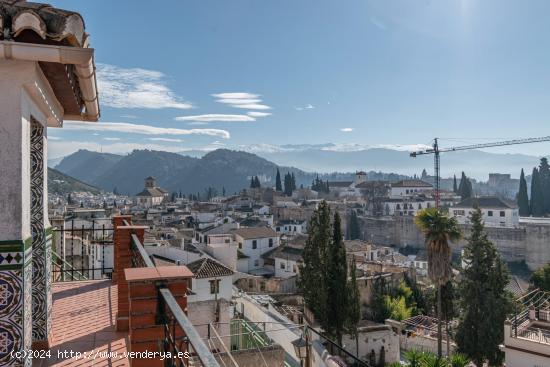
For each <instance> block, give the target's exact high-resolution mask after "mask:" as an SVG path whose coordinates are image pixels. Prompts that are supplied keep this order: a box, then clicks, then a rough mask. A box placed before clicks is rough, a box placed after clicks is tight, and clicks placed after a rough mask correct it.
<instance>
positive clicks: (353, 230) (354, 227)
mask: <svg viewBox="0 0 550 367" xmlns="http://www.w3.org/2000/svg"><path fill="white" fill-rule="evenodd" d="M348 227H349V228H348V237H349V239H350V240H356V239H358V238H359V237H360V232H361V231H360V229H359V219H358V218H357V212H356V211H355V210H352V211H351V214H350V219H349V225H348Z"/></svg>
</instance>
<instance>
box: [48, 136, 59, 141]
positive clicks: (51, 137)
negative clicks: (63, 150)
mask: <svg viewBox="0 0 550 367" xmlns="http://www.w3.org/2000/svg"><path fill="white" fill-rule="evenodd" d="M48 140H61V138H60V137H59V136H48Z"/></svg>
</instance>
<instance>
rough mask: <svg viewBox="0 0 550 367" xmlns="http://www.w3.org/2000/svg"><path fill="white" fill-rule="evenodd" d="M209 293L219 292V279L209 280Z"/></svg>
mask: <svg viewBox="0 0 550 367" xmlns="http://www.w3.org/2000/svg"><path fill="white" fill-rule="evenodd" d="M209 282H210V294H218V293H220V280H219V279H215V280H210V281H209Z"/></svg>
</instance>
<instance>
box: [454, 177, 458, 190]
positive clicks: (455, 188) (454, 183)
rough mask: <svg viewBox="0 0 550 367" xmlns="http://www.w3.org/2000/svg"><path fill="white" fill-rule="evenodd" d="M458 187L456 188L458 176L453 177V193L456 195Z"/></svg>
mask: <svg viewBox="0 0 550 367" xmlns="http://www.w3.org/2000/svg"><path fill="white" fill-rule="evenodd" d="M457 191H458V187H457V186H456V175H453V192H454V193H455V194H456V193H457Z"/></svg>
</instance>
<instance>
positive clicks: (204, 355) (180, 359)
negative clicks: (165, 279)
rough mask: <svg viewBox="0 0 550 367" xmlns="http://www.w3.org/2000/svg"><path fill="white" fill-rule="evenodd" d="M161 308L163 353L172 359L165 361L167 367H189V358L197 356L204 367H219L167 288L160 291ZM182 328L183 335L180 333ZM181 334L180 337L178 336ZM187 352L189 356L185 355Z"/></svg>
mask: <svg viewBox="0 0 550 367" xmlns="http://www.w3.org/2000/svg"><path fill="white" fill-rule="evenodd" d="M159 295H160V298H159V300H160V301H161V302H159V304H160V305H159V308H160V315H161V320H159V321H161V322H162V323H163V325H164V339H163V340H162V341H161V343H162V348H163V351H164V352H165V354H166V355H170V356H171V358H169V359H166V360H165V365H166V366H174V367H184V366H188V365H189V363H188V361H189V358H190V357H194V356H196V357H197V358H198V359H199V361H200V362H201V364H202V366H204V367H219V366H220V365H219V364H218V361H217V360H216V358H215V357H214V355H213V354H212V352H211V351H210V349H209V348H208V347H207V346H206V344H204V342H203V341H202V339H201V337H200V335H199V333H198V332H197V329H195V327H194V326H193V324H192V323H191V321H190V320H189V319H188V318H187V316H186V315H185V313H184V312H183V310H182V309H181V307H180V306H179V305H178V303H177V301H176V299H175V298H174V296H173V295H172V292H170V290H169V289H167V288H161V289H159ZM178 328H181V331H182V332H181V333H180V332H178ZM178 334H179V335H178ZM186 352H187V354H185V353H186Z"/></svg>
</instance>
